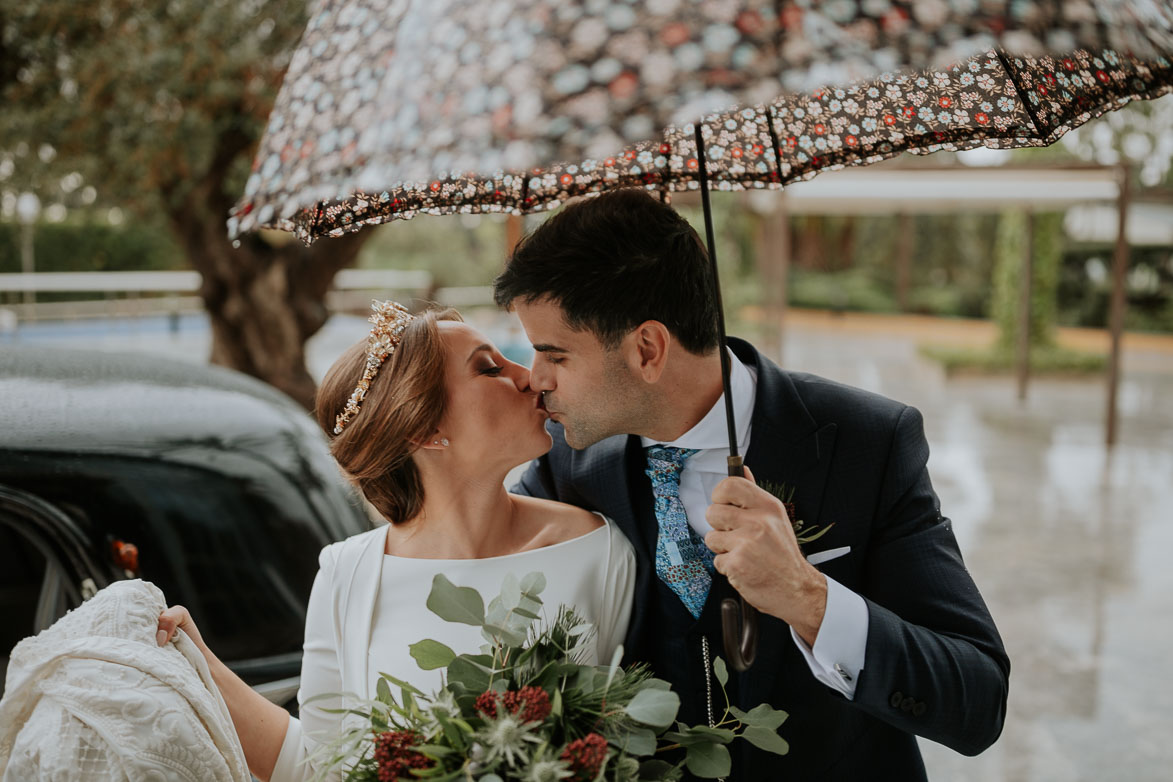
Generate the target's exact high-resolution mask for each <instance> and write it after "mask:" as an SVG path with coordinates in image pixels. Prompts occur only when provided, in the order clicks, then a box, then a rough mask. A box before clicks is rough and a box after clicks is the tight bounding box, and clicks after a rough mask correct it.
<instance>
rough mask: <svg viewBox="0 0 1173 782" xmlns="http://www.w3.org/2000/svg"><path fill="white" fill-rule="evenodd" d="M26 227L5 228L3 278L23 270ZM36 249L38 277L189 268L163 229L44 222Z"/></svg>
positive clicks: (0, 245) (1, 234) (0, 248)
mask: <svg viewBox="0 0 1173 782" xmlns="http://www.w3.org/2000/svg"><path fill="white" fill-rule="evenodd" d="M21 230H22V227H21V226H19V225H14V224H12V223H0V274H9V273H14V272H19V271H21V265H20V264H21V259H20V241H21ZM33 231H34V234H33V248H34V256H35V260H36V269H37V271H38V272H73V271H78V272H80V271H153V270H168V269H182V268H186V266H187V264H186V263H185V259H184V257H183V253H182V252H181V251H180V249H179V248H178V247H177V246H176V245H175V243H174V242H173V241H172V239H171V236H170V235H169V234H168V233H167V232H166V231H163V230H160V229H159V227H158V226H156V225H152V224H150V223H147V224H135V225H129V226H125V227H114V226H112V225H109V224H108V223H106V222H105V221H102V222H97V221H76V222H72V221H71V222H66V223H39V224H37V225H36V226H35V227H34V229H33Z"/></svg>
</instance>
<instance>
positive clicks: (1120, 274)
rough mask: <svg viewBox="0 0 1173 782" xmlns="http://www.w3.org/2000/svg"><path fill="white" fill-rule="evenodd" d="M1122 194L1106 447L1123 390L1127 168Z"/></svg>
mask: <svg viewBox="0 0 1173 782" xmlns="http://www.w3.org/2000/svg"><path fill="white" fill-rule="evenodd" d="M1119 177H1120V190H1119V195H1117V197H1116V220H1117V224H1116V251H1115V253H1114V254H1113V257H1112V299H1111V308H1110V309H1109V311H1108V331H1109V334H1110V336H1111V345H1112V348H1111V350H1110V351H1109V353H1108V412H1107V422H1106V426H1105V430H1106V433H1105V443H1107V445H1109V446H1112V445H1115V444H1116V437H1117V423H1116V392H1117V390H1118V389H1119V387H1120V346H1121V338H1122V337H1123V332H1124V309H1125V307H1126V306H1127V304H1128V301H1127V299H1126V298H1125V296H1124V277H1125V275H1126V273H1127V272H1128V258H1129V254H1130V248H1129V246H1128V207H1129V201H1130V200H1131V198H1132V188H1131V179H1132V177H1131V171H1130V170H1129V168H1128V166H1127V165H1126V164H1125V165H1121V166H1120V168H1119Z"/></svg>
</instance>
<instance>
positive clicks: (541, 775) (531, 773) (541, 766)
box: [522, 760, 574, 782]
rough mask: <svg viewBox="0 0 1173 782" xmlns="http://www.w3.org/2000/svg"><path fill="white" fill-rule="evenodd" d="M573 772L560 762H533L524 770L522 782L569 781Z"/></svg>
mask: <svg viewBox="0 0 1173 782" xmlns="http://www.w3.org/2000/svg"><path fill="white" fill-rule="evenodd" d="M573 776H574V772H572V771H571V770H570V769H568V768H567V767H566V764H565V763H563V762H562V761H561V760H535V761H534V762H533V763H531V764H530V767H529V769H527V770H526V773H525V776H524V777H522V780H523V782H561V780H563V779H570V778H571V777H573Z"/></svg>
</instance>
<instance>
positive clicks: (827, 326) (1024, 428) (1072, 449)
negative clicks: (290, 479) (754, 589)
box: [26, 312, 1173, 782]
mask: <svg viewBox="0 0 1173 782" xmlns="http://www.w3.org/2000/svg"><path fill="white" fill-rule="evenodd" d="M470 316H471V318H472V319H473V320H474V321H480V322H481V323H482V325H483V326H484V327H485V331H486V332H487V333H488V334H489V335H490V336H491V337H492V338H494V339H496V340H505V341H511V340H513V341H516V342H520V340H522V339H523V337H522V335H521V334H520V333H519V332H517V331H515V330H514V331H511V327H510V325H509V324H508V322H507V321H502V320H500V319H499V318H498V317H497V316H496V315H494V314H493V313H491V312H484V313H482V314H477V313H470ZM190 325H191V326H192V327H190V328H189V327H188V326H189V324H187V323H186V322H185V324H184V327H183V328H182V329H181V330H179V331H178V332H177V333H174V334H172V333H169V332H168V331H166V330H164V329H162V328H157V329H156V328H152V327H149V326H143V327H140V328H139V329H138V331H134V330H131V332H127V331H126V330H125V329H123V330H119V329H114V330H112V331H109V333H106V334H105V335H104V336H103V335H102V333H100V332H95V331H93V330H90V331H89V332H83V333H79V334H71V335H70V337H69V339H68V340H67V341H68V342H70V343H73V344H74V345H75V346H86V347H94V348H97V349H117V350H158V351H161V352H166V353H169V354H171V355H178V356H181V357H188V358H190V359H192V360H201V358H200V357H201V356H206V355H207V347H208V345H207V334H206V329H201V328H199V324H198V323H195V324H190ZM366 328H367V326H366V324H365V321H364V320H363V319H362V318H357V317H355V318H347V317H336V318H334V319H332V320H331V321H330V322H329V323H328V324H327V327H326V328H325V329H323V331H322V332H321V333H320V334H319V335H318V336H316V337H315V338H314V339H313V340H312V341H311V342H310V344H309V346H308V363H309V365H310V370H311V374H313V375H314V376H315V377H321V375H322V374H323V373H324V372H325V370H326V368H327V367H328V366H329V364H330V363H331V362H332V361H333V359H334V358H335V357H337V356H338V355H339V354H340V353H341V352H342V350H343V349H344V348H345V347H346V346H348V345H349V344H351V343H353V342H355V341H357V340H358V339H361V338H362V337H363V336H364V335H365V333H366ZM991 333H992V332H991V331H990V329H989V326H988V324H982V323H973V322H968V323H967V322H959V321H929V320H925V319H920V320H917V319H909V318H884V317H876V316H856V315H848V316H841V317H835V316H831V315H826V314H819V313H803V312H793V313H792V316H791V318H790V321H789V327H788V331H787V338H786V340H785V349H784V351H783V358H784V361H783V363H784V364H785V365H786V366H787V367H789V368H793V369H798V370H803V371H809V372H814V373H816V374H820V375H823V376H825V377H829V378H832V379H835V380H839V381H842V382H845V383H849V384H852V385H856V386H860V387H862V388H866V389H869V390H872V391H876V392H878V393H881V394H884V395H886V396H890V397H893V398H896V399H899V400H901V401H904V402H907V403H909V404H912V405H915V406H916V407H918V408H920V410H921V411H922V412H923V413H924V416H925V427H926V433H927V436H928V439H929V443H930V446H931V448H932V456H931V458H930V461H929V469H930V471H931V473H932V476H933V481H934V484H935V486H936V488H937V492H938V493H939V495H940V497H941V502H942V509H943V511H944V512H945V514H946V515H947V516H949V517H950V518H951V519H952V520H953V524H954V529H955V530H956V532H957V536H958V539H959V541H960V543H961V548H962V552H963V554H964V556H965V559H966V562H967V564H968V566H969V568H970V570H971V571H972V572H973V574H974V577H975V579H976V581H977V583H978V585H979V587H980V588H981V590H982V593H983V595H984V596H985V598H986V601H987V603H988V604H989V606H990V609H991V612H992V613H993V615H994V618H995V620H996V621H997V623H998V626H999V628H1000V629H1001V631H1002V635H1003V637H1004V639H1005V642H1006V646H1007V649H1008V650H1009V653H1010V657H1011V662H1012V666H1013V669H1012V672H1011V679H1010V701H1009V713H1008V716H1007V719H1006V727H1005V731H1004V733H1003V735H1002V738H1001V739H1000V740H999V741H998V743H997V744H995V745H994V746H993V747H992V748H991V749H989V750H988V751H987V752H985V753H983V754H982V755H980V756H978V757H976V758H966V757H963V756H961V755H958V754H956V753H954V752H952V751H951V750H948V749H946V748H944V747H941V746H939V745H936V744H933V743H932V742H928V741H925V742H922V746H923V748H924V754H925V760H926V763H927V765H928V768H929V774H930V778H931V779H934V780H945V781H946V782H953V781H957V782H965V781H968V780H975V781H977V780H980V782H1027V781H1028V780H1029V781H1030V782H1035V781H1047V780H1063V782H1083V781H1084V780H1086V781H1087V782H1091V781H1092V780H1095V781H1096V782H1100V781H1101V780H1127V781H1128V782H1146V781H1148V780H1153V781H1154V782H1155V781H1156V780H1167V779H1170V778H1173V738H1171V736H1170V733H1171V732H1173V673H1171V672H1170V665H1169V663H1170V659H1171V658H1173V337H1160V338H1145V337H1135V338H1132V337H1131V335H1130V338H1129V339H1128V340H1126V343H1125V344H1126V351H1125V356H1124V365H1123V368H1124V374H1123V381H1122V385H1121V390H1120V444H1119V445H1117V446H1116V447H1115V448H1114V449H1112V450H1111V451H1109V450H1108V449H1106V448H1105V447H1104V445H1103V439H1104V429H1103V418H1104V407H1105V392H1104V382H1103V380H1102V379H1101V378H1099V377H1095V378H1091V379H1078V380H1057V379H1036V380H1034V381H1033V382H1032V384H1031V386H1030V391H1029V395H1028V398H1027V400H1026V402H1025V403H1019V402H1018V400H1017V399H1016V396H1015V386H1014V380H1013V378H1011V377H1009V376H1006V377H972V376H971V377H955V378H946V377H945V375H944V373H943V372H942V371H941V370H940V369H939V368H938V367H937V366H936V365H934V364H932V363H930V362H928V361H926V360H924V359H923V358H921V357H920V356H919V355H918V353H917V350H916V346H917V343H918V342H919V341H922V340H930V341H934V342H938V343H940V342H949V343H953V344H975V343H980V342H982V341H985V340H987V339H988V338H989V337H990V336H991ZM1065 337H1066V341H1068V342H1071V343H1072V344H1080V345H1083V346H1085V347H1086V346H1088V345H1100V344H1103V343H1104V339H1103V334H1102V333H1096V332H1083V333H1075V332H1071V333H1067V334H1066V335H1065ZM26 338H28V335H26ZM45 341H46V342H51V341H56V340H53V339H51V338H46V339H45ZM755 341H756V342H757V343H758V344H759V346H764V345H766V343H767V342H768V340H766V339H757V340H755ZM516 347H517V345H516V344H515V348H516ZM516 355H517V358H519V359H524V349H522V350H520V352H519V353H518V354H516Z"/></svg>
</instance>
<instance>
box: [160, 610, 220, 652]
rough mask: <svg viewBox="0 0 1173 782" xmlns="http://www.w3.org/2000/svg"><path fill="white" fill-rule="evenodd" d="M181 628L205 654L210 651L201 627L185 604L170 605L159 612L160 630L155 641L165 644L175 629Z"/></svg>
mask: <svg viewBox="0 0 1173 782" xmlns="http://www.w3.org/2000/svg"><path fill="white" fill-rule="evenodd" d="M180 629H182V630H183V632H185V633H187V637H188V638H190V639H191V640H193V641H195V644H196V646H198V647H199V648H200V651H202V652H204V654H205V655H206V654H207V653H208V647H207V646H205V645H204V639H203V636H201V635H200V629H199V628H198V627H196V623H195V620H194V619H192V618H191V614H189V613H188V612H187V609H186V608H184V607H183V606H170V607H168V608H165V609H164V610H163V613H161V614H159V631H158V632H157V633H155V641H156V642H157V643H158V644H159V646H165V645H166V644H167V642H169V641H170V640H171V639H172V638H173V637H174V636H175V631H176V630H180Z"/></svg>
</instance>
